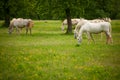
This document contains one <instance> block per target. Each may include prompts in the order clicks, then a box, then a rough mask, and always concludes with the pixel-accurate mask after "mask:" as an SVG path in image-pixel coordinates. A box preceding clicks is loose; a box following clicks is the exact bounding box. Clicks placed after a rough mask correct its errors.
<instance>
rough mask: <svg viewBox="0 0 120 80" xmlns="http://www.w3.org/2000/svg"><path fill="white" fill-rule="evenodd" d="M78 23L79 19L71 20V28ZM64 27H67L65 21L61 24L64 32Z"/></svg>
mask: <svg viewBox="0 0 120 80" xmlns="http://www.w3.org/2000/svg"><path fill="white" fill-rule="evenodd" d="M79 21H80V19H77V18H75V19H71V23H72V26H73V25H77V24H78V22H79ZM65 25H68V24H67V19H65V20H64V21H63V22H62V26H61V29H62V31H63V30H64V27H65Z"/></svg>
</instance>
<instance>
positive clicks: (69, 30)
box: [65, 8, 72, 34]
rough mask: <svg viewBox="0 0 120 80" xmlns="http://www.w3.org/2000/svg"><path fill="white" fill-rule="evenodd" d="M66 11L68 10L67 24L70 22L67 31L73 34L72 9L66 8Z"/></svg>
mask: <svg viewBox="0 0 120 80" xmlns="http://www.w3.org/2000/svg"><path fill="white" fill-rule="evenodd" d="M65 12H66V17H67V24H68V27H67V32H66V33H67V34H71V33H72V23H71V15H70V9H69V8H67V9H65Z"/></svg>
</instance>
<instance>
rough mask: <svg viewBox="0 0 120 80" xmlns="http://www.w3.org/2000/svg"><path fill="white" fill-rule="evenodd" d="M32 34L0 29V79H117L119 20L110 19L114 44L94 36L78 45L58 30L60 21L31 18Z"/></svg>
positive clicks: (118, 70)
mask: <svg viewBox="0 0 120 80" xmlns="http://www.w3.org/2000/svg"><path fill="white" fill-rule="evenodd" d="M34 23H35V25H34V27H33V29H32V35H26V34H25V30H22V32H21V34H20V35H17V34H16V32H13V34H12V35H9V34H8V29H7V28H0V80H119V79H120V21H119V20H118V21H117V20H113V21H112V23H111V24H112V36H113V41H114V43H113V44H111V45H106V44H105V41H106V37H105V36H103V39H102V40H101V39H100V35H98V34H97V35H94V38H95V41H96V44H94V43H93V42H92V41H91V43H90V44H88V41H87V39H86V36H85V35H84V36H83V42H82V44H81V45H80V46H79V47H78V46H76V44H77V40H76V39H74V36H73V35H66V34H64V33H65V31H61V29H60V26H61V21H51V20H46V21H34ZM0 25H1V24H0Z"/></svg>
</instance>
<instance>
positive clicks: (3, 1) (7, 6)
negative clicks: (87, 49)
mask: <svg viewBox="0 0 120 80" xmlns="http://www.w3.org/2000/svg"><path fill="white" fill-rule="evenodd" d="M18 17H22V18H31V19H36V20H44V19H50V20H51V19H52V20H57V19H59V20H63V19H65V18H67V20H68V29H67V33H69V32H70V33H71V30H72V29H71V18H80V17H84V18H87V19H94V18H103V17H110V18H111V19H120V0H0V20H5V26H8V25H9V23H10V20H11V19H12V18H18Z"/></svg>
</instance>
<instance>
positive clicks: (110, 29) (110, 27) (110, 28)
mask: <svg viewBox="0 0 120 80" xmlns="http://www.w3.org/2000/svg"><path fill="white" fill-rule="evenodd" d="M109 31H110V35H111V36H110V38H111V43H113V39H112V25H111V24H110V26H109Z"/></svg>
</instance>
